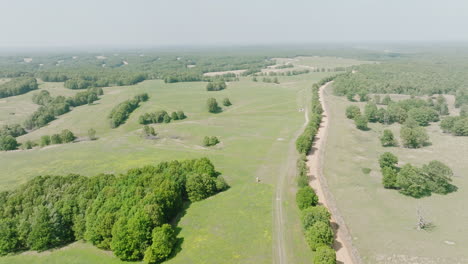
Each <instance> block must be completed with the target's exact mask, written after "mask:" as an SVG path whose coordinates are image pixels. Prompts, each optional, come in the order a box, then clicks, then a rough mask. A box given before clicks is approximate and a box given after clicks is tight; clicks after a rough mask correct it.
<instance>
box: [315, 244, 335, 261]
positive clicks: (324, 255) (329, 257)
mask: <svg viewBox="0 0 468 264" xmlns="http://www.w3.org/2000/svg"><path fill="white" fill-rule="evenodd" d="M314 264H336V253H335V250H333V249H332V248H331V247H329V246H319V247H317V250H316V252H315V254H314Z"/></svg>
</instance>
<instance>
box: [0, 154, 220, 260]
mask: <svg viewBox="0 0 468 264" xmlns="http://www.w3.org/2000/svg"><path fill="white" fill-rule="evenodd" d="M227 188H228V185H227V184H226V182H225V181H224V179H223V178H222V177H221V176H219V173H218V172H217V171H216V170H215V168H214V166H213V164H212V163H211V162H210V161H209V160H208V159H206V158H202V159H197V160H186V161H172V162H163V163H160V164H158V165H156V166H145V167H143V168H137V169H132V170H129V171H128V172H127V173H126V174H123V175H119V176H116V175H109V174H100V175H97V176H94V177H84V176H79V175H68V176H38V177H35V178H34V179H32V180H30V181H28V182H27V183H26V184H23V185H21V186H20V187H19V188H17V189H15V190H12V191H6V192H1V193H0V255H5V254H8V253H11V252H17V251H21V250H29V249H32V250H38V251H42V250H46V249H50V248H53V247H57V246H61V245H64V244H67V243H70V242H73V241H76V240H80V239H85V240H86V241H89V242H91V243H92V244H94V245H96V246H97V247H99V248H102V249H107V250H112V251H113V252H114V254H115V255H116V256H117V257H119V258H120V259H121V260H127V261H137V260H142V259H143V260H144V261H145V263H160V262H162V261H164V260H165V259H166V258H167V257H168V256H170V255H171V254H172V253H173V252H174V247H175V246H176V244H177V241H178V240H177V239H176V233H175V232H174V228H173V227H172V226H171V225H169V224H168V223H170V222H172V220H173V219H174V217H176V215H177V214H178V213H180V212H181V210H183V204H184V203H186V202H188V201H191V202H196V201H199V200H203V199H205V198H207V197H209V196H212V195H214V194H216V193H218V192H220V191H223V190H226V189H227Z"/></svg>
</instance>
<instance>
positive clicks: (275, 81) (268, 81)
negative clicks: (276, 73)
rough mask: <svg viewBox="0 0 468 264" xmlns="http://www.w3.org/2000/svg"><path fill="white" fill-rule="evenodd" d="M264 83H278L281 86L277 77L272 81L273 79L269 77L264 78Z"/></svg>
mask: <svg viewBox="0 0 468 264" xmlns="http://www.w3.org/2000/svg"><path fill="white" fill-rule="evenodd" d="M262 82H264V83H276V84H279V80H278V78H277V77H275V78H273V79H271V78H268V77H263V78H262Z"/></svg>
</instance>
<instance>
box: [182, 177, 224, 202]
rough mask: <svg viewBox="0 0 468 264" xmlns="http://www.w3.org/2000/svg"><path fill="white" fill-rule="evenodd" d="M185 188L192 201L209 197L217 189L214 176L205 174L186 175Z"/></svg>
mask: <svg viewBox="0 0 468 264" xmlns="http://www.w3.org/2000/svg"><path fill="white" fill-rule="evenodd" d="M185 189H186V190H187V194H188V197H189V199H190V201H192V202H196V201H200V200H203V199H205V198H207V197H210V196H211V195H213V194H215V193H216V191H217V189H216V181H215V178H214V177H211V176H210V175H207V174H191V175H188V176H187V183H186V184H185Z"/></svg>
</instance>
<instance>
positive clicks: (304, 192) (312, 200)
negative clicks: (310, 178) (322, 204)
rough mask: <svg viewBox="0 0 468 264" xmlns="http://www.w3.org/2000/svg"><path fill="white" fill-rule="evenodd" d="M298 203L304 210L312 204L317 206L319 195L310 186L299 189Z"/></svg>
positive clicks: (297, 194)
mask: <svg viewBox="0 0 468 264" xmlns="http://www.w3.org/2000/svg"><path fill="white" fill-rule="evenodd" d="M296 203H297V206H298V207H299V209H301V210H304V209H306V208H307V207H310V206H316V205H317V203H318V196H317V195H316V194H315V192H314V190H313V189H312V188H311V187H310V186H306V187H303V188H301V189H299V190H298V191H297V193H296Z"/></svg>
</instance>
